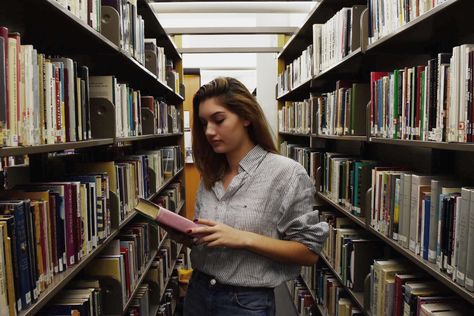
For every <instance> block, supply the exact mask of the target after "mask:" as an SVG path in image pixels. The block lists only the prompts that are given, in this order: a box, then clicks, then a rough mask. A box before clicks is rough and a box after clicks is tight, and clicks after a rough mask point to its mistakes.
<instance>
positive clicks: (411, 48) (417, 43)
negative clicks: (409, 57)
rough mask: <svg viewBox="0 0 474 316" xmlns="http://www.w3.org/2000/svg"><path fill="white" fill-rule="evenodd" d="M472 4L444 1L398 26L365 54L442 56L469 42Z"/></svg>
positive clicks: (458, 0) (377, 41)
mask: <svg viewBox="0 0 474 316" xmlns="http://www.w3.org/2000/svg"><path fill="white" fill-rule="evenodd" d="M473 10H474V2H473V1H470V0H447V1H446V2H444V3H443V4H440V5H439V6H437V7H435V8H433V9H431V10H430V11H429V12H427V13H425V14H423V15H421V16H419V17H417V18H416V19H414V20H412V21H410V22H409V23H407V24H405V25H403V26H401V27H400V28H399V29H398V30H396V31H395V32H393V33H391V34H388V35H386V36H383V37H381V38H379V39H378V40H376V41H375V42H374V43H372V44H369V45H368V47H367V53H369V54H371V55H373V54H376V53H377V54H378V53H385V52H390V53H393V52H403V53H404V54H407V53H429V54H430V53H432V52H442V51H445V50H447V49H449V50H451V48H452V47H453V46H455V45H460V44H463V43H465V42H466V41H468V40H469V38H472V37H470V36H471V35H472V32H473V30H474V27H473V24H472V17H471V15H470V14H459V13H460V12H473Z"/></svg>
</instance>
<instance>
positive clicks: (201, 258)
mask: <svg viewBox="0 0 474 316" xmlns="http://www.w3.org/2000/svg"><path fill="white" fill-rule="evenodd" d="M314 193H315V188H314V185H313V184H312V182H311V180H310V178H309V176H308V175H307V173H306V170H305V169H304V168H303V166H301V165H300V164H299V163H297V162H296V161H294V160H291V159H289V158H286V157H283V156H280V155H277V154H273V153H269V152H267V151H266V150H264V149H263V148H261V147H260V146H255V147H254V148H253V149H252V150H251V151H250V152H249V153H247V155H246V156H245V157H244V158H243V159H242V160H241V161H240V164H239V173H238V174H237V175H236V176H235V177H234V179H232V182H231V183H230V184H229V186H228V187H227V190H225V189H224V186H223V183H222V181H218V182H216V183H215V184H214V186H213V187H212V188H211V190H207V189H206V188H205V187H204V185H203V183H201V185H200V187H199V190H198V193H197V198H196V208H195V212H196V217H197V218H203V219H210V220H214V221H216V222H219V223H224V224H226V225H229V226H231V227H233V228H236V229H239V230H243V231H249V232H254V233H257V234H261V235H265V236H268V237H272V238H275V239H283V240H293V241H298V242H300V243H302V244H304V245H306V246H307V247H308V248H309V249H310V250H312V251H314V252H315V253H319V252H320V250H321V247H322V245H323V243H324V241H325V239H326V237H327V233H328V225H327V223H325V222H321V223H320V222H319V218H318V212H317V211H313V205H314ZM191 261H192V265H193V268H194V269H198V270H199V271H201V272H204V273H207V274H209V275H212V276H214V277H215V278H216V279H217V281H219V282H221V283H224V284H231V285H239V286H250V287H276V286H278V285H279V284H281V283H282V282H284V281H286V280H289V279H291V278H294V277H295V276H297V275H298V274H299V272H300V267H299V266H298V265H292V264H284V263H279V262H277V261H275V260H272V259H269V258H267V257H264V256H262V255H259V254H256V253H253V252H251V251H248V250H244V249H231V248H224V247H219V248H209V247H206V246H204V245H199V246H193V248H192V251H191Z"/></svg>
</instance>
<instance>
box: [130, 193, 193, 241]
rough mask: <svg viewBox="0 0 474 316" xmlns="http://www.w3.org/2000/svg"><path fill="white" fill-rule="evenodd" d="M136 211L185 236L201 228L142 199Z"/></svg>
mask: <svg viewBox="0 0 474 316" xmlns="http://www.w3.org/2000/svg"><path fill="white" fill-rule="evenodd" d="M135 209H136V210H137V211H138V212H140V213H141V214H143V215H145V216H146V217H148V218H151V219H154V220H155V221H156V222H157V223H158V224H159V225H160V226H164V227H165V228H167V227H169V228H172V229H174V230H177V231H179V232H181V233H183V234H187V235H189V233H188V230H190V229H192V228H196V227H200V226H201V225H198V224H196V223H194V222H193V221H191V220H189V219H187V218H186V217H184V216H181V215H179V214H176V213H175V212H172V211H170V210H167V209H166V208H164V207H161V206H159V205H156V204H155V203H152V202H150V201H148V200H145V199H142V198H140V199H139V201H138V205H137V206H135Z"/></svg>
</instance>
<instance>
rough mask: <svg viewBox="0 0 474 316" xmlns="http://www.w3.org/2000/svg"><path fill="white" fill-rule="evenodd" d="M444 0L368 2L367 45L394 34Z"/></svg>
mask: <svg viewBox="0 0 474 316" xmlns="http://www.w3.org/2000/svg"><path fill="white" fill-rule="evenodd" d="M443 2H446V0H424V1H419V0H406V1H398V0H389V1H386V0H385V1H383V0H369V1H368V3H367V5H368V11H369V12H368V20H369V21H368V22H369V28H368V31H369V44H372V43H374V42H376V41H377V40H378V39H379V38H381V37H383V36H386V35H389V34H391V33H393V32H395V31H396V30H397V29H398V28H400V27H401V26H403V25H405V24H406V23H408V22H410V21H413V20H414V19H416V18H417V17H419V16H421V15H423V14H425V13H427V12H428V11H429V10H431V9H433V8H435V7H436V6H438V5H440V4H442V3H443Z"/></svg>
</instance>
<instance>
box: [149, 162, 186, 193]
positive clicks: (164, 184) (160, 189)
mask: <svg viewBox="0 0 474 316" xmlns="http://www.w3.org/2000/svg"><path fill="white" fill-rule="evenodd" d="M183 170H184V167H183V168H181V169H179V170H178V172H176V174H175V175H173V176H172V177H171V178H169V179H167V180H166V181H165V182H163V184H162V185H161V186H160V187H159V188H158V189H157V190H156V192H155V193H153V194H152V195H151V196H149V197H148V198H147V199H148V200H153V199H154V198H155V197H156V196H157V195H158V194H160V193H161V191H163V189H164V188H166V187H167V186H168V184H170V183H171V182H172V181H173V180H175V179H176V178H177V177H178V176H179V174H180V173H181V172H182V171H183Z"/></svg>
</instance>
